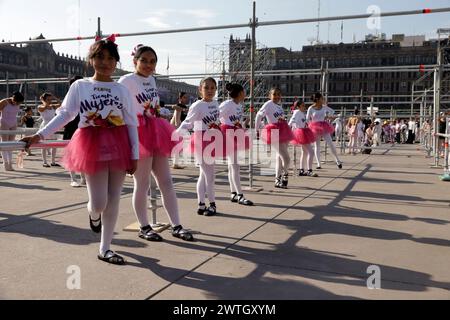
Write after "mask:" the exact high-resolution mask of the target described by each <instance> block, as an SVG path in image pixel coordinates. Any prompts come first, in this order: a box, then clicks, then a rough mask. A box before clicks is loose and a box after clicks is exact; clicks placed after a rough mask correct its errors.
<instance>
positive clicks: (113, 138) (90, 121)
mask: <svg viewBox="0 0 450 320" xmlns="http://www.w3.org/2000/svg"><path fill="white" fill-rule="evenodd" d="M88 59H89V63H90V65H91V66H92V67H93V68H94V70H95V74H94V76H93V77H92V78H90V79H86V80H78V81H77V82H75V83H74V84H73V85H72V86H71V87H70V89H69V92H68V94H67V96H66V98H65V99H64V101H63V104H62V107H61V108H60V109H59V112H58V115H57V116H56V118H55V119H53V120H52V121H51V122H50V123H49V124H48V125H47V126H46V127H45V128H43V129H41V130H40V131H39V132H38V133H37V134H36V135H34V136H31V137H26V138H24V139H23V141H25V142H27V145H28V146H29V145H31V144H34V143H38V142H39V141H40V140H44V139H45V138H46V137H48V136H50V135H51V134H52V133H54V132H56V131H57V130H59V129H61V128H62V127H64V126H65V125H66V124H67V123H69V122H70V121H72V120H73V119H75V117H76V116H77V114H80V118H81V120H80V124H79V129H78V130H77V131H76V132H75V135H74V136H73V138H72V140H71V141H70V143H69V145H68V146H67V147H66V150H65V153H64V157H63V163H64V165H65V167H66V169H67V170H69V171H76V172H82V173H85V175H86V184H87V189H88V194H89V203H88V211H89V222H90V226H91V229H92V231H94V232H96V233H100V232H101V243H100V254H99V255H98V259H100V260H102V261H105V262H108V263H112V264H119V265H121V264H124V263H125V260H124V258H123V257H121V256H119V255H117V254H116V253H114V252H113V251H111V249H110V246H111V241H112V239H113V236H114V229H115V226H116V222H117V218H118V216H119V202H120V196H121V193H122V188H123V182H124V180H125V176H126V173H127V172H128V173H129V174H134V172H135V171H136V168H137V160H138V159H139V139H138V133H137V125H138V122H137V118H136V113H135V112H134V109H133V104H132V100H131V96H130V93H129V92H128V90H127V89H126V88H125V87H124V86H123V85H121V84H118V83H115V82H114V80H113V79H112V75H113V73H114V71H115V70H116V66H117V63H118V62H119V61H120V56H119V52H118V48H117V45H116V44H115V43H114V38H113V37H110V38H108V39H105V40H99V41H96V42H95V43H94V44H93V45H92V46H91V48H90V51H89V56H88Z"/></svg>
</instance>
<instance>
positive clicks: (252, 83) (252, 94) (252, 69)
mask: <svg viewBox="0 0 450 320" xmlns="http://www.w3.org/2000/svg"><path fill="white" fill-rule="evenodd" d="M250 26H251V28H252V49H251V57H250V59H251V67H250V73H251V74H250V128H251V129H252V128H253V127H254V124H253V123H254V122H255V120H254V119H255V109H254V108H255V68H256V28H257V27H258V20H257V18H256V1H253V17H252V20H251V21H250ZM252 132H254V131H253V130H252ZM251 136H252V140H253V133H252V135H251ZM249 188H250V189H253V147H251V148H250V160H249Z"/></svg>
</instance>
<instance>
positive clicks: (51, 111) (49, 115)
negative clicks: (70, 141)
mask: <svg viewBox="0 0 450 320" xmlns="http://www.w3.org/2000/svg"><path fill="white" fill-rule="evenodd" d="M52 100H53V95H52V94H51V93H48V92H46V93H44V94H43V95H41V102H42V105H40V106H38V111H39V114H40V115H41V118H42V123H41V127H40V128H41V129H42V128H44V127H45V126H46V125H47V124H49V123H50V121H52V119H53V118H54V117H55V116H56V110H57V109H58V108H59V107H60V106H61V102H60V101H59V99H56V100H58V103H56V104H52ZM49 139H56V137H55V136H54V135H52V136H50V137H49ZM51 154H52V162H51V165H49V164H48V163H47V149H42V161H43V167H44V168H50V167H61V166H60V165H59V164H57V163H56V149H55V148H52V150H51Z"/></svg>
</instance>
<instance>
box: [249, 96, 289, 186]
mask: <svg viewBox="0 0 450 320" xmlns="http://www.w3.org/2000/svg"><path fill="white" fill-rule="evenodd" d="M269 98H270V101H268V102H266V103H265V104H264V105H263V106H262V108H261V110H259V112H258V114H257V115H256V121H255V128H260V126H261V122H262V120H263V119H264V117H266V118H267V122H268V125H267V126H266V127H265V128H264V129H263V130H262V134H261V135H260V137H261V139H262V140H263V141H264V142H265V143H266V144H268V145H272V147H274V148H275V150H276V152H277V155H276V159H277V162H276V168H275V188H282V189H286V188H287V186H288V183H289V165H290V162H291V158H290V156H289V142H291V141H292V139H293V138H294V134H293V133H292V130H291V129H290V128H289V125H288V123H287V121H286V115H285V113H284V110H283V108H282V107H281V106H280V105H279V104H280V102H281V90H280V89H279V88H273V89H271V90H270V93H269Z"/></svg>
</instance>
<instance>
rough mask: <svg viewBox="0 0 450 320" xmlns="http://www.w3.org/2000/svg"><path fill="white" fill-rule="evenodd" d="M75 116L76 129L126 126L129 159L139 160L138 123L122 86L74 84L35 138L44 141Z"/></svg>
mask: <svg viewBox="0 0 450 320" xmlns="http://www.w3.org/2000/svg"><path fill="white" fill-rule="evenodd" d="M78 114H79V115H80V123H79V125H78V127H79V128H87V127H96V126H106V127H118V126H124V125H127V126H128V127H129V133H130V142H131V145H132V155H133V159H135V160H136V159H139V140H138V138H137V125H138V121H137V117H136V113H135V112H134V110H133V107H132V102H131V96H130V94H129V92H128V90H127V89H126V88H125V87H124V86H123V85H121V84H118V83H116V82H100V81H95V80H93V79H84V80H78V81H77V82H75V83H74V84H72V86H71V87H70V89H69V92H68V93H67V95H66V97H65V99H64V101H63V103H62V105H61V107H60V108H59V109H58V110H57V116H56V117H55V118H54V119H53V120H52V121H51V122H50V123H49V124H48V125H47V126H46V127H45V128H43V129H41V130H39V132H38V134H40V135H41V136H42V137H44V139H45V138H46V137H49V136H50V135H51V134H53V133H54V132H56V131H58V130H59V129H61V128H63V127H64V126H65V125H66V124H67V123H69V122H70V121H72V120H73V119H75V118H76V116H77V115H78ZM130 128H131V129H130ZM133 128H134V129H133Z"/></svg>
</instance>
